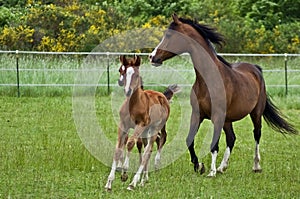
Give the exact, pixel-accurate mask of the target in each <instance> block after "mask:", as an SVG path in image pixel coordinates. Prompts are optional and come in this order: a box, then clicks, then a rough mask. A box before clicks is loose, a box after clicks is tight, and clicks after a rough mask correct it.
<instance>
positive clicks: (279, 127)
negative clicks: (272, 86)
mask: <svg viewBox="0 0 300 199" xmlns="http://www.w3.org/2000/svg"><path fill="white" fill-rule="evenodd" d="M263 117H264V119H265V121H266V122H267V124H268V125H269V126H270V127H271V128H272V129H274V130H276V131H278V132H280V133H283V134H288V133H291V134H298V131H297V130H296V129H295V127H294V126H293V125H292V124H290V123H288V122H287V121H286V120H285V119H284V117H283V115H282V113H280V111H279V109H278V108H277V107H276V106H275V105H274V104H273V103H272V101H271V100H270V98H269V97H268V96H267V101H266V106H265V110H264V113H263Z"/></svg>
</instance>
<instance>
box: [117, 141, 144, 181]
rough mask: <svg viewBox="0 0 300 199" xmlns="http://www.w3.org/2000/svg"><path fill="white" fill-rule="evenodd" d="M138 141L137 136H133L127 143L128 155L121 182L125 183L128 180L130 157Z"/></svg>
mask: <svg viewBox="0 0 300 199" xmlns="http://www.w3.org/2000/svg"><path fill="white" fill-rule="evenodd" d="M136 140H137V138H136V137H135V136H131V137H130V138H129V139H128V141H127V153H126V156H125V160H124V164H123V167H122V174H121V180H122V181H123V182H125V181H126V180H127V179H128V175H127V171H128V168H129V157H130V154H131V151H132V149H133V147H134V145H135V142H136ZM139 144H140V143H139Z"/></svg>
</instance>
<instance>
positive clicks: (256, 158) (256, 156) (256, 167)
mask: <svg viewBox="0 0 300 199" xmlns="http://www.w3.org/2000/svg"><path fill="white" fill-rule="evenodd" d="M259 161H260V154H259V144H258V143H257V142H255V154H254V165H253V171H261V167H260V165H259Z"/></svg>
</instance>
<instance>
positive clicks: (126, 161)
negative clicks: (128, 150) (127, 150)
mask: <svg viewBox="0 0 300 199" xmlns="http://www.w3.org/2000/svg"><path fill="white" fill-rule="evenodd" d="M128 168H129V155H128V154H127V155H126V157H125V160H124V164H123V169H124V170H125V171H127V170H128Z"/></svg>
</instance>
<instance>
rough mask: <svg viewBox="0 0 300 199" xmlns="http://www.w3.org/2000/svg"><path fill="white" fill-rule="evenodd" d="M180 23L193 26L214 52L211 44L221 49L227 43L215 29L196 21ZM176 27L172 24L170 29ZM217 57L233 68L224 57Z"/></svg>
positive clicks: (180, 19)
mask: <svg viewBox="0 0 300 199" xmlns="http://www.w3.org/2000/svg"><path fill="white" fill-rule="evenodd" d="M179 21H181V22H182V23H185V24H188V25H190V26H192V27H193V28H194V29H195V30H196V31H197V32H198V33H199V34H200V35H201V36H202V37H203V38H204V39H205V41H206V42H207V44H208V45H209V46H211V47H212V48H213V50H214V47H213V46H212V44H211V43H214V44H217V45H219V46H220V47H222V46H223V44H224V43H225V39H224V36H223V35H222V34H220V33H218V32H217V31H216V29H215V28H212V27H210V26H208V25H203V24H199V23H197V22H196V21H194V20H191V19H184V18H179ZM174 26H175V23H174V22H172V23H171V25H170V28H171V29H173V28H172V27H174ZM214 51H215V50H214ZM215 53H216V54H217V52H216V51H215ZM217 57H218V59H219V60H220V61H221V62H223V63H224V64H225V65H226V66H230V67H231V64H230V63H229V62H227V61H226V60H225V59H224V58H223V57H222V56H220V55H218V54H217Z"/></svg>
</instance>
